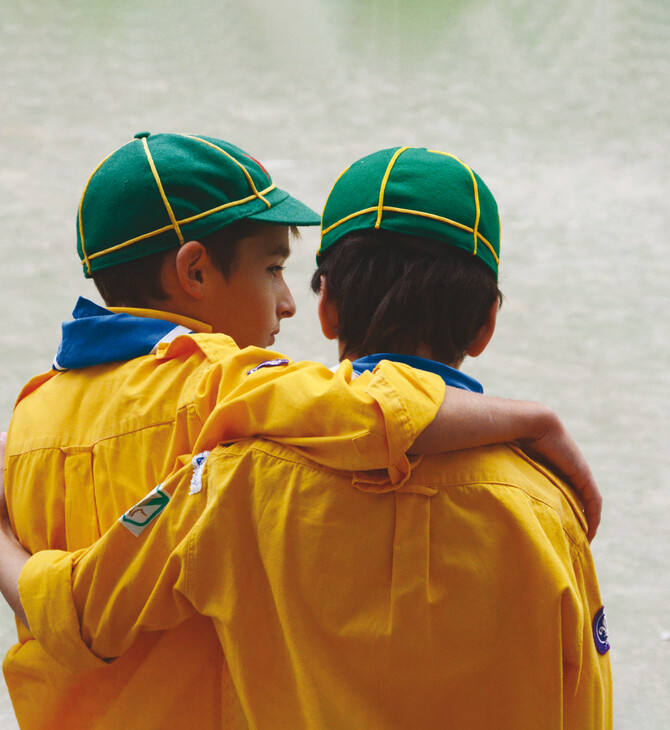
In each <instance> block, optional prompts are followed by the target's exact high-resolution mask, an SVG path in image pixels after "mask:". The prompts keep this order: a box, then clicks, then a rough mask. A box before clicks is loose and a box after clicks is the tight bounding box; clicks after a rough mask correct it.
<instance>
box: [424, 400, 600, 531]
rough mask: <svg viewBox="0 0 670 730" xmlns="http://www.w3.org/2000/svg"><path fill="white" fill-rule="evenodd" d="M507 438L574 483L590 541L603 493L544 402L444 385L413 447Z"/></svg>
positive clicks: (427, 450) (433, 448)
mask: <svg viewBox="0 0 670 730" xmlns="http://www.w3.org/2000/svg"><path fill="white" fill-rule="evenodd" d="M511 441H516V442H517V443H519V445H520V446H521V447H522V448H523V449H524V450H525V451H527V452H529V453H530V454H531V455H533V456H536V457H538V458H539V459H540V460H542V461H545V462H548V463H549V464H550V465H551V466H552V467H553V468H554V470H555V471H557V472H559V473H560V474H561V475H562V476H563V477H564V478H565V479H566V480H567V481H568V482H569V483H570V484H571V485H572V487H573V488H574V489H575V491H576V492H577V493H578V494H579V496H580V497H581V500H582V502H583V503H584V512H585V514H586V519H587V522H588V537H589V540H592V539H593V538H594V537H595V534H596V532H597V530H598V525H599V524H600V514H601V511H602V496H601V494H600V491H599V490H598V486H597V485H596V482H595V479H594V478H593V474H592V473H591V470H590V468H589V465H588V463H587V462H586V459H585V458H584V456H583V454H582V453H581V451H580V450H579V448H578V447H577V444H576V443H575V441H574V440H573V438H572V437H571V436H570V434H569V433H568V431H567V429H566V428H565V426H564V425H563V423H562V422H561V420H560V419H559V417H558V416H557V415H556V413H554V411H553V410H551V408H549V407H548V406H545V405H542V404H541V403H534V402H531V401H516V400H508V399H505V398H494V397H490V396H484V395H480V394H479V393H471V392H469V391H465V390H459V389H457V388H447V390H446V393H445V397H444V401H443V402H442V405H441V406H440V408H439V410H438V413H437V416H436V418H435V420H434V421H433V422H432V423H431V424H430V425H429V426H428V427H427V428H426V429H424V431H423V432H422V433H421V434H419V436H418V438H417V439H416V441H415V442H414V445H413V446H412V449H411V451H412V453H417V454H431V453H438V452H440V451H456V450H459V449H470V448H475V447H477V446H486V445H488V444H496V443H507V442H511Z"/></svg>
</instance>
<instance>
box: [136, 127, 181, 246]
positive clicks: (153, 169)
mask: <svg viewBox="0 0 670 730" xmlns="http://www.w3.org/2000/svg"><path fill="white" fill-rule="evenodd" d="M142 146H143V147H144V154H145V155H146V156H147V160H148V162H149V167H150V168H151V172H152V174H153V176H154V180H155V181H156V185H157V186H158V192H159V193H160V194H161V199H162V200H163V205H165V210H167V213H168V216H170V221H171V223H172V228H174V231H175V233H176V234H177V238H178V239H179V245H180V246H183V245H184V236H182V233H181V228H179V223H177V219H176V218H175V216H174V211H173V210H172V206H171V205H170V201H169V200H168V199H167V195H165V190H163V183H162V182H161V178H160V175H159V174H158V170H157V169H156V165H155V163H154V158H153V157H152V156H151V152H150V151H149V144H148V142H147V138H146V137H142Z"/></svg>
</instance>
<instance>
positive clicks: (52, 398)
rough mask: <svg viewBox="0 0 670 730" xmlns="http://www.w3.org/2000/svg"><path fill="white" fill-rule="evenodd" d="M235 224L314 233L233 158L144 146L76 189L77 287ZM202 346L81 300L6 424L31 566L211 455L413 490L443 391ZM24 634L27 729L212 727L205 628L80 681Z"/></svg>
mask: <svg viewBox="0 0 670 730" xmlns="http://www.w3.org/2000/svg"><path fill="white" fill-rule="evenodd" d="M184 158H185V159H187V160H188V165H187V168H186V169H185V167H184V162H183V159H184ZM186 193H190V194H192V197H191V198H190V199H189V198H188V197H187V195H186ZM114 196H117V198H118V199H114ZM120 211H126V212H127V215H121V214H120ZM241 217H252V218H255V219H260V220H265V221H266V222H267V221H269V222H275V223H278V224H282V223H283V224H286V225H289V224H294V223H295V224H296V225H299V224H315V223H316V222H318V221H319V217H318V216H316V215H315V214H314V213H313V212H311V211H309V209H307V208H306V207H305V206H302V204H301V203H299V202H298V201H295V200H294V199H292V198H290V197H289V196H288V194H286V193H284V192H283V191H280V190H278V189H277V188H276V187H275V186H274V184H273V183H272V181H271V180H270V178H269V176H268V175H267V173H266V172H265V171H264V170H263V168H262V167H261V166H260V165H259V164H258V163H256V162H255V161H254V160H253V159H252V158H250V157H248V155H246V153H244V152H242V151H241V150H238V149H237V148H235V147H233V146H232V145H229V144H228V143H226V142H223V141H218V140H212V139H210V138H206V139H205V138H193V137H190V136H183V135H153V136H148V135H146V134H142V135H139V136H138V137H137V138H136V139H134V140H133V141H132V142H130V143H128V145H124V147H122V148H121V149H120V150H118V151H117V152H116V153H114V155H112V156H111V157H110V158H108V159H107V160H106V161H104V162H103V163H102V165H101V166H100V167H99V168H98V169H97V170H96V172H95V173H94V175H93V176H92V178H91V180H90V181H89V183H88V184H87V187H86V191H85V194H84V196H83V198H82V202H81V205H80V210H79V216H78V240H79V252H80V255H81V258H82V263H83V266H84V270H85V273H86V274H87V275H90V273H91V271H95V270H96V268H103V267H104V266H107V265H111V264H114V263H121V262H122V261H126V260H130V259H132V258H133V257H136V256H141V255H145V254H146V253H147V249H148V251H149V252H152V253H153V252H155V251H159V250H162V249H165V248H170V247H174V246H177V245H179V242H180V240H183V239H184V237H186V238H189V237H192V236H194V235H206V234H207V233H209V232H211V230H215V229H216V228H217V227H220V226H221V225H224V224H225V223H226V222H230V220H231V219H233V220H235V219H239V218H241ZM140 226H144V228H141V227H140ZM138 246H140V248H139V249H138ZM208 330H209V327H208V326H206V325H203V324H202V323H200V322H195V321H193V320H189V319H187V318H185V317H179V316H177V315H175V314H172V313H165V312H156V311H149V310H146V311H145V310H124V309H114V310H113V311H110V310H107V309H104V308H102V307H98V306H97V305H95V304H93V303H92V302H87V301H85V300H80V302H79V303H78V305H77V307H76V309H75V312H74V320H73V321H72V322H70V323H67V324H66V325H65V326H64V332H63V340H62V342H61V346H60V347H59V351H58V354H57V356H56V359H55V362H54V369H53V370H52V371H51V372H50V373H47V374H45V375H42V376H38V377H37V378H35V379H33V380H32V381H31V382H30V383H28V385H27V386H26V387H25V388H24V390H23V392H22V393H21V395H20V396H19V401H18V403H17V406H16V409H15V412H14V415H13V418H12V422H11V425H10V431H9V440H8V444H7V475H6V490H7V501H8V506H9V512H10V516H11V519H12V524H13V527H14V529H15V532H16V533H17V535H18V537H19V539H20V540H21V542H22V543H23V545H24V546H25V547H26V548H27V549H28V550H30V551H31V552H37V551H39V550H45V549H48V548H58V549H67V550H74V549H78V548H82V547H85V546H87V545H90V544H91V543H93V542H94V541H95V540H96V539H97V538H98V537H99V536H100V535H101V534H103V533H104V532H105V531H106V530H107V529H108V528H109V527H110V525H112V524H113V523H114V521H115V520H116V519H117V518H118V516H119V515H120V514H122V513H123V512H124V511H125V510H127V509H128V508H129V507H131V506H132V505H133V504H134V503H135V502H137V501H138V500H139V499H141V498H142V497H143V496H144V494H145V493H146V492H147V491H148V489H149V488H151V487H153V486H155V485H156V484H158V482H159V481H160V480H161V479H163V478H164V477H165V476H166V475H167V474H169V472H170V471H171V469H172V468H173V466H174V465H175V462H176V463H177V468H179V467H180V466H181V463H180V462H179V461H178V457H179V455H180V454H190V453H191V452H192V451H193V450H194V449H196V450H197V451H202V450H205V449H209V448H213V447H214V446H215V445H216V444H217V443H218V442H219V441H222V440H224V441H235V440H237V439H240V438H244V437H249V436H252V435H258V434H269V435H272V436H273V437H274V438H278V439H279V440H280V441H281V440H283V439H285V442H286V443H287V444H292V445H294V446H297V447H299V448H301V449H304V451H305V453H306V454H308V455H309V456H310V457H311V458H314V459H316V460H317V461H323V463H325V464H329V465H330V466H334V465H336V464H340V463H347V464H348V465H349V466H350V467H351V468H366V467H372V468H375V467H389V471H388V475H389V479H390V481H391V482H395V481H398V480H402V479H403V478H404V476H406V474H407V473H408V470H409V464H408V462H407V457H406V456H405V453H404V452H405V451H406V450H407V448H408V447H409V446H410V444H411V443H412V442H413V440H414V438H415V437H416V435H417V434H418V433H419V432H420V430H421V429H422V428H423V427H424V426H425V425H427V424H428V423H429V422H430V421H431V420H432V418H433V416H434V415H435V413H436V410H437V408H438V406H439V404H440V403H441V401H442V397H443V394H444V385H443V384H442V383H441V382H439V381H438V379H437V378H434V377H433V376H430V377H421V376H417V374H415V373H413V372H412V371H411V370H410V369H409V368H388V369H385V370H384V371H383V372H382V370H381V369H380V370H379V371H378V373H377V374H376V375H375V376H373V377H372V378H370V380H369V382H367V383H361V384H360V385H359V383H358V381H355V382H354V383H353V384H352V383H350V378H349V374H348V373H347V371H346V368H345V369H344V370H340V371H339V372H338V373H331V372H330V371H329V370H327V369H326V368H324V367H323V366H321V365H318V364H306V363H305V364H294V363H292V362H291V361H290V360H289V359H288V358H286V357H284V356H283V355H278V354H277V353H273V352H269V351H266V350H263V349H259V348H247V349H245V350H243V351H240V350H239V349H238V348H237V347H236V346H235V344H234V342H233V341H232V340H231V339H230V338H228V337H226V336H225V335H218V334H211V333H209V332H208ZM416 385H419V388H418V389H416V390H415V386H416ZM315 405H316V410H315V409H314V406H315ZM296 413H300V414H302V416H303V417H302V418H301V419H296V417H295V414H296ZM297 426H299V428H296V427H297ZM323 436H325V437H327V438H322V437H323ZM341 460H344V461H341ZM349 460H351V461H350V462H349ZM18 631H19V643H18V644H17V645H15V646H14V647H12V649H10V651H9V653H8V655H7V657H6V659H5V662H4V666H3V669H4V673H5V679H6V682H7V686H8V688H9V692H10V696H11V699H12V702H13V704H14V709H15V712H16V714H17V717H18V719H19V722H20V724H21V727H22V728H46V727H53V728H62V727H67V728H69V729H74V728H91V727H109V728H118V727H124V726H136V725H134V722H133V717H134V716H136V715H137V712H138V708H143V711H146V712H147V713H148V714H149V716H150V717H151V718H152V720H151V721H152V723H153V726H154V727H167V726H169V727H179V726H183V727H186V726H191V725H190V722H191V720H192V718H193V717H194V716H197V717H198V718H199V720H200V722H201V726H203V727H215V726H216V722H218V720H216V717H215V706H214V705H212V706H211V708H212V709H211V710H210V709H208V707H209V706H206V705H204V704H203V703H202V702H201V699H200V694H199V693H200V692H201V691H207V688H210V689H212V690H213V689H214V688H217V687H218V686H219V679H218V678H219V677H220V675H221V672H222V671H223V667H224V666H225V661H224V659H223V656H222V654H221V650H220V647H219V644H218V641H217V640H216V637H215V635H214V632H213V628H212V625H211V622H209V621H208V620H206V619H203V618H202V617H194V618H193V619H192V620H190V621H189V622H187V623H186V624H184V625H183V626H181V627H180V628H179V629H178V630H176V631H174V632H167V633H165V634H161V635H151V636H145V637H142V639H141V640H140V641H139V642H138V643H137V644H136V645H135V646H134V647H133V650H132V651H131V652H129V653H128V654H127V655H126V656H124V657H123V658H121V659H119V660H118V661H117V662H115V663H114V664H113V665H110V666H107V667H104V668H102V669H101V670H100V669H98V670H95V671H85V672H80V673H78V674H73V673H70V672H66V671H64V670H63V667H62V664H59V659H60V658H59V657H58V656H56V657H55V659H54V658H52V657H50V656H49V655H48V654H47V653H46V652H45V651H44V650H43V649H42V648H41V647H40V645H39V644H38V642H37V641H35V640H34V638H33V636H32V635H31V634H30V633H29V632H28V631H27V630H26V629H25V627H24V626H23V625H22V624H20V623H19V624H18ZM177 677H178V679H176V678H177ZM217 691H218V690H217ZM180 718H181V720H180ZM180 723H181V725H180Z"/></svg>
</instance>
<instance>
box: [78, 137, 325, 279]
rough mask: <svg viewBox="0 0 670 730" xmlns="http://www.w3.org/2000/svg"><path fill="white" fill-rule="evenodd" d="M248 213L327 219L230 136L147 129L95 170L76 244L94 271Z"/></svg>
mask: <svg viewBox="0 0 670 730" xmlns="http://www.w3.org/2000/svg"><path fill="white" fill-rule="evenodd" d="M242 218H250V219H253V220H255V221H261V222H265V223H274V224H276V225H283V226H316V225H318V224H319V223H320V221H321V219H320V218H319V216H318V214H317V213H315V212H314V211H313V210H311V209H310V208H308V207H307V206H306V205H304V204H303V203H301V202H300V201H299V200H296V199H295V198H292V197H291V196H290V195H289V194H288V193H287V192H285V191H283V190H280V189H279V188H277V187H276V186H275V184H274V183H273V182H272V179H271V178H270V175H269V174H268V172H267V171H266V170H265V169H264V167H263V166H262V165H261V164H260V163H259V162H258V161H257V160H255V159H254V158H253V157H251V156H250V155H248V154H247V153H246V152H244V150H241V149H240V148H239V147H235V146H234V145H232V144H230V143H229V142H224V141H223V140H220V139H213V138H211V137H197V136H193V135H187V134H149V132H140V133H139V134H137V135H135V138H134V139H133V140H131V141H130V142H128V143H127V144H125V145H123V146H122V147H120V148H119V149H118V150H116V152H113V153H112V154H111V155H110V156H109V157H107V158H106V159H105V160H103V161H102V162H101V163H100V165H98V167H97V168H96V169H95V171H94V172H93V174H92V175H91V177H90V178H89V180H88V183H87V184H86V187H85V189H84V193H83V195H82V198H81V203H80V204H79V212H78V214H77V251H78V252H79V258H80V259H81V261H82V264H83V266H84V274H85V275H86V276H87V277H90V275H91V272H92V271H96V270H99V269H104V268H106V267H108V266H115V265H117V264H121V263H124V262H126V261H132V260H134V259H138V258H141V257H142V256H148V255H150V254H153V253H157V252H158V251H165V250H167V249H171V248H177V247H179V246H180V245H181V244H183V243H184V242H186V241H189V240H192V239H194V238H196V239H197V238H199V237H202V236H206V235H207V234H209V233H213V232H214V231H216V230H218V229H219V228H223V227H224V226H227V225H229V224H230V223H233V222H235V221H237V220H241V219H242Z"/></svg>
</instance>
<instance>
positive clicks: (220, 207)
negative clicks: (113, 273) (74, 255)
mask: <svg viewBox="0 0 670 730" xmlns="http://www.w3.org/2000/svg"><path fill="white" fill-rule="evenodd" d="M275 187H276V185H275V184H274V183H273V184H272V185H270V187H267V188H265V189H264V190H261V192H260V194H259V195H249V196H247V197H246V198H241V199H240V200H233V201H231V202H230V203H223V204H222V205H218V206H217V207H216V208H211V209H210V210H206V211H204V212H203V213H197V214H196V215H192V216H190V217H189V218H182V219H181V220H179V221H177V224H178V225H180V226H183V225H185V224H186V223H192V222H193V221H196V220H199V219H200V218H206V217H207V216H208V215H212V214H213V213H218V212H219V211H221V210H224V209H225V208H232V207H234V206H236V205H243V204H244V203H248V202H249V201H251V200H256V198H258V197H261V195H266V194H267V193H269V192H270V191H272V190H274V189H275ZM172 228H173V226H172V225H169V226H163V227H162V228H157V229H156V230H155V231H149V232H148V233H143V234H142V235H141V236H136V237H135V238H130V239H128V240H127V241H124V242H123V243H118V244H117V245H116V246H110V247H109V248H106V249H104V251H98V252H97V253H92V254H91V255H90V256H89V257H88V259H96V258H98V257H100V256H105V255H106V254H108V253H113V252H114V251H118V250H119V249H121V248H126V246H130V245H132V244H133V243H137V242H138V241H143V240H144V239H145V238H151V237H152V236H158V235H159V234H161V233H165V231H169V230H170V229H172ZM89 273H90V271H89Z"/></svg>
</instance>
